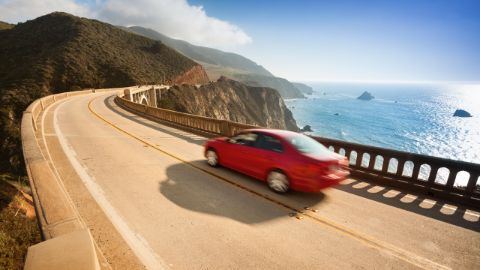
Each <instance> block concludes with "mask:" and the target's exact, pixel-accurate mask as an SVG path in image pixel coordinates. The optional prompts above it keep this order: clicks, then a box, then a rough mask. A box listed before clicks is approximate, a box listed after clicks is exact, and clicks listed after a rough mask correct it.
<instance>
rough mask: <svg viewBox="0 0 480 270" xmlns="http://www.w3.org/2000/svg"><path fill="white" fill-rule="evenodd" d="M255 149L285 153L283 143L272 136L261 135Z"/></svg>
mask: <svg viewBox="0 0 480 270" xmlns="http://www.w3.org/2000/svg"><path fill="white" fill-rule="evenodd" d="M255 147H257V148H260V149H265V150H270V151H275V152H283V146H282V142H281V141H280V140H279V139H277V138H274V137H272V136H268V135H263V134H260V135H259V136H258V139H257V142H256V143H255Z"/></svg>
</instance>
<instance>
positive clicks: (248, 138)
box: [229, 132, 258, 146]
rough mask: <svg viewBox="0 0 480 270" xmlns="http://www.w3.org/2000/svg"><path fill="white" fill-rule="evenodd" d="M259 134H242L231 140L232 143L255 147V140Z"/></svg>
mask: <svg viewBox="0 0 480 270" xmlns="http://www.w3.org/2000/svg"><path fill="white" fill-rule="evenodd" d="M257 136H258V135H257V134H255V133H251V132H249V133H241V134H238V135H236V136H233V137H231V138H230V139H229V141H230V142H231V143H234V144H240V145H246V146H253V145H254V144H255V140H256V139H257Z"/></svg>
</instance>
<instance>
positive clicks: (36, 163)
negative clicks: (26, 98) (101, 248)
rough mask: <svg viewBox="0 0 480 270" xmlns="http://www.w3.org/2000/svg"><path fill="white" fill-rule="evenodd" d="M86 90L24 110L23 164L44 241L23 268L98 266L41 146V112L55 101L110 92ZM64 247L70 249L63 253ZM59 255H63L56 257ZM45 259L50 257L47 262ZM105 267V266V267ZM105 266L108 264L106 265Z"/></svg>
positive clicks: (83, 228) (89, 239)
mask: <svg viewBox="0 0 480 270" xmlns="http://www.w3.org/2000/svg"><path fill="white" fill-rule="evenodd" d="M112 90H113V89H89V90H83V91H74V92H65V93H60V94H55V95H50V96H46V97H43V98H40V99H37V100H35V101H34V102H33V103H32V104H30V105H29V106H28V108H27V109H26V110H25V111H24V112H23V116H22V123H21V137H22V149H23V157H24V160H25V167H26V171H27V174H28V179H29V182H30V188H31V190H32V197H33V201H34V205H35V213H36V216H37V220H38V223H39V228H40V232H41V234H42V238H43V240H46V241H44V242H42V243H39V244H37V245H34V246H31V247H29V249H28V253H27V258H26V262H25V268H24V269H27V270H28V269H38V268H42V269H47V266H48V268H49V269H65V268H69V267H71V266H72V265H75V266H76V267H77V268H79V269H80V268H82V269H100V264H99V261H98V257H97V252H96V248H95V245H94V241H93V239H92V236H91V234H90V231H89V230H88V228H87V227H86V226H85V224H84V222H83V221H82V219H81V218H80V216H79V214H78V212H77V210H76V207H75V205H74V204H73V202H72V201H71V199H70V197H69V195H68V193H67V192H66V189H65V187H64V185H63V183H62V181H61V179H59V178H58V176H57V174H56V172H55V166H54V164H52V163H50V160H49V157H48V154H47V153H45V152H44V151H43V150H42V148H41V147H40V144H39V142H41V141H42V136H43V134H42V132H41V130H40V127H41V124H40V123H39V121H41V117H42V113H43V112H44V111H45V109H47V108H48V107H49V106H50V105H52V104H53V103H55V102H56V101H59V100H62V99H65V98H68V97H71V96H77V95H85V94H90V93H95V92H104V91H112ZM64 250H69V252H67V253H65V252H64ZM57 254H62V256H57ZM45 258H50V259H51V260H50V261H48V262H46V261H45ZM104 268H105V267H104ZM107 268H108V267H107Z"/></svg>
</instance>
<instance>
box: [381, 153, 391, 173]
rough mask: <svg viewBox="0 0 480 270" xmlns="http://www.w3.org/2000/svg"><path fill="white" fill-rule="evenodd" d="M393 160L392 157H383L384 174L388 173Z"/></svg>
mask: <svg viewBox="0 0 480 270" xmlns="http://www.w3.org/2000/svg"><path fill="white" fill-rule="evenodd" d="M391 158H392V157H389V156H383V164H382V173H387V172H388V164H389V163H390V159H391Z"/></svg>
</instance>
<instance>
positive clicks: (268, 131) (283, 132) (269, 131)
mask: <svg viewBox="0 0 480 270" xmlns="http://www.w3.org/2000/svg"><path fill="white" fill-rule="evenodd" d="M243 132H260V133H263V134H270V135H276V136H279V137H282V138H285V137H290V136H294V135H298V134H299V133H297V132H294V131H290V130H284V129H269V128H252V129H245V130H242V133H243Z"/></svg>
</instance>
